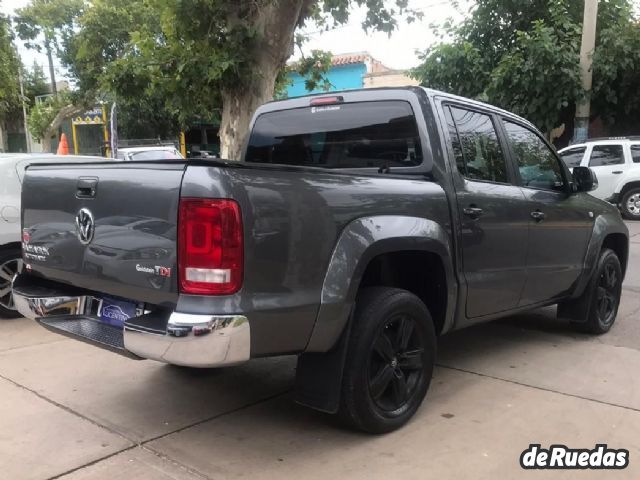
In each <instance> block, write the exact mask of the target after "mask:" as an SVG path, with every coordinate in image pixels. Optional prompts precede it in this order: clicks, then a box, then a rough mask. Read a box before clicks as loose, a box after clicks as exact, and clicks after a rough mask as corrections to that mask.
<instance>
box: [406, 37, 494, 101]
mask: <svg viewBox="0 0 640 480" xmlns="http://www.w3.org/2000/svg"><path fill="white" fill-rule="evenodd" d="M420 58H421V60H422V63H421V64H420V65H419V66H418V67H416V68H415V69H413V70H412V72H411V73H412V75H413V76H414V77H415V78H417V79H419V80H421V81H422V82H423V83H424V84H425V85H428V86H429V87H431V88H435V89H438V90H443V91H447V92H453V93H456V94H457V95H462V96H464V97H471V98H476V97H479V96H480V95H481V94H482V93H483V91H484V89H485V88H486V85H487V83H488V81H489V71H488V69H487V67H485V62H484V61H483V58H482V55H481V53H480V51H479V50H478V49H477V48H476V47H475V46H474V45H473V44H472V43H470V42H467V41H465V40H460V41H458V42H456V43H441V44H439V45H436V46H435V47H433V48H430V49H428V50H426V51H425V52H424V53H423V54H422V55H421V56H420Z"/></svg>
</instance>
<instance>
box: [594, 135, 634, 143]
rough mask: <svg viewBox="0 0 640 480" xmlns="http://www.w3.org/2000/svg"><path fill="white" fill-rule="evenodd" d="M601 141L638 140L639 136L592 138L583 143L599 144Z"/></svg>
mask: <svg viewBox="0 0 640 480" xmlns="http://www.w3.org/2000/svg"><path fill="white" fill-rule="evenodd" d="M602 140H640V135H630V136H629V135H624V136H620V137H593V138H588V139H587V140H586V141H585V143H589V142H599V141H602Z"/></svg>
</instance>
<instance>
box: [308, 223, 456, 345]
mask: <svg viewBox="0 0 640 480" xmlns="http://www.w3.org/2000/svg"><path fill="white" fill-rule="evenodd" d="M449 239H450V236H449V234H448V233H447V231H446V230H445V229H444V228H443V227H442V226H441V225H440V224H438V223H436V222H434V221H432V220H428V219H424V218H419V217H409V216H395V215H389V216H374V217H363V218H359V219H357V220H354V221H352V222H351V223H350V224H349V225H347V227H346V228H345V229H344V230H343V232H342V234H341V235H340V237H339V239H338V241H337V242H336V246H335V248H334V251H333V254H332V256H331V260H330V262H329V265H328V267H327V273H326V276H325V280H324V283H323V288H322V296H321V304H320V308H319V311H318V315H317V318H316V322H315V325H314V328H313V332H312V334H311V337H310V340H309V343H308V345H307V349H306V351H307V352H326V351H328V350H330V349H331V348H332V347H333V346H334V345H335V344H336V342H337V341H338V340H339V338H340V335H341V333H342V332H343V330H344V329H345V326H346V325H347V323H348V320H349V317H350V314H351V310H352V308H353V304H354V302H355V298H356V295H357V293H358V290H359V289H360V287H361V285H363V280H364V282H365V283H364V285H366V286H371V285H372V283H371V280H372V279H373V278H376V275H375V274H374V273H372V272H374V270H376V269H379V268H380V265H381V262H383V259H384V261H386V262H387V263H389V264H390V265H393V263H392V262H393V261H394V260H398V261H400V262H401V267H402V268H405V267H407V265H410V266H411V267H410V268H412V269H413V271H414V272H415V270H416V269H419V267H420V266H421V265H424V266H425V267H426V268H427V270H426V271H425V277H424V278H420V279H419V280H422V279H425V278H426V279H428V278H429V276H428V275H427V274H432V273H433V271H432V270H430V269H429V266H432V267H433V269H434V270H436V271H437V270H439V271H440V273H441V275H442V278H443V279H442V281H441V283H442V285H441V287H439V292H440V293H439V294H437V295H435V297H433V298H431V297H429V296H428V295H427V296H425V295H426V294H425V291H424V289H425V288H426V289H428V285H427V286H426V287H423V291H422V292H420V290H419V289H418V284H419V280H416V279H415V278H413V279H412V280H413V281H412V282H404V285H405V288H406V285H407V284H409V288H406V289H408V290H410V291H413V293H416V294H417V295H418V296H419V297H421V298H422V299H423V300H427V301H426V302H425V303H431V302H438V301H442V302H443V303H444V306H443V307H442V308H441V311H439V312H438V313H439V316H438V325H437V326H436V327H437V328H438V331H439V332H444V331H446V330H448V329H449V328H450V327H451V324H452V322H453V310H454V308H455V307H454V305H455V300H456V297H457V284H456V282H455V277H454V270H453V259H452V247H451V244H450V240H449ZM411 259H417V260H421V261H422V263H417V264H416V265H413V264H412V263H411ZM390 262H391V263H390ZM383 270H384V268H383ZM404 271H405V272H407V271H409V270H404ZM396 272H397V271H396ZM379 273H380V275H378V277H377V278H383V279H385V282H384V283H383V284H382V285H384V286H396V287H399V286H400V288H402V287H401V285H403V282H402V281H401V282H400V283H397V282H392V281H391V276H390V275H389V274H388V268H387V275H385V274H384V272H379ZM431 278H433V277H431ZM385 284H386V285H385ZM378 285H380V284H378ZM412 287H413V288H412ZM436 290H438V288H436ZM427 292H428V290H427ZM442 292H444V293H442ZM421 294H422V295H421ZM443 295H444V296H443ZM432 315H433V312H432Z"/></svg>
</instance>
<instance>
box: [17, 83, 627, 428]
mask: <svg viewBox="0 0 640 480" xmlns="http://www.w3.org/2000/svg"><path fill="white" fill-rule="evenodd" d="M595 185H597V183H596V179H595V177H594V175H593V174H592V172H591V171H590V170H589V169H588V168H586V167H576V168H575V169H574V172H573V174H570V173H569V171H568V170H567V169H566V167H564V166H563V163H562V162H561V161H560V160H559V159H558V157H557V155H556V152H555V151H554V150H553V148H551V147H550V146H549V144H548V143H547V142H546V141H545V139H544V137H543V136H542V135H541V134H540V133H539V132H538V131H537V130H536V129H535V128H534V127H533V126H532V125H531V124H530V123H529V122H527V121H526V120H523V119H522V118H519V117H517V116H516V115H513V114H511V113H509V112H506V111H503V110H500V109H498V108H495V107H492V106H490V105H485V104H482V103H479V102H476V101H472V100H469V99H465V98H460V97H456V96H452V95H448V94H445V93H441V92H437V91H432V90H427V89H422V88H417V87H415V88H391V89H371V90H360V91H348V92H341V93H339V94H335V95H328V94H324V95H316V96H309V97H302V98H295V99H289V100H284V101H277V102H272V103H269V104H266V105H264V106H262V107H261V108H259V109H258V111H257V112H256V114H255V116H254V119H253V121H252V125H251V133H250V136H249V139H248V141H247V146H246V148H245V151H244V160H243V161H241V162H227V161H218V160H189V161H178V162H172V161H162V162H131V163H126V164H117V165H116V164H108V163H104V164H86V165H78V164H76V165H59V164H57V165H48V166H43V165H34V166H32V167H30V168H29V169H28V171H27V174H26V177H25V180H24V187H23V199H22V223H23V234H22V235H23V238H22V246H23V256H24V268H23V270H22V272H21V273H20V274H19V275H17V276H16V277H15V279H14V282H13V289H14V297H15V305H16V307H17V308H18V310H19V311H20V312H21V313H22V314H23V315H25V316H26V317H30V318H32V319H36V320H37V321H38V322H39V323H40V324H42V325H43V326H45V327H47V328H49V329H50V330H53V331H55V332H58V333H61V334H65V335H68V336H71V337H73V338H76V339H79V340H83V341H86V342H89V343H92V344H95V345H97V346H99V347H102V348H107V349H110V350H113V351H114V352H118V353H120V354H123V355H127V356H130V357H132V358H136V359H140V358H146V359H154V360H159V361H162V362H167V363H170V364H176V365H183V366H190V367H223V366H228V365H234V364H238V363H240V362H244V361H247V360H249V359H250V358H256V357H265V356H276V355H290V354H291V355H298V367H297V378H296V389H295V398H296V400H297V401H298V402H300V403H302V404H305V405H308V406H310V407H313V408H316V409H319V410H322V411H325V412H330V413H336V412H341V413H342V414H343V416H344V418H345V419H347V420H348V421H349V422H350V423H351V424H352V425H353V426H355V427H357V428H359V429H362V430H365V431H368V432H378V433H379V432H387V431H391V430H393V429H396V428H398V427H400V426H401V425H402V424H404V423H405V422H406V421H407V420H408V419H409V418H410V417H411V416H412V415H413V414H414V413H415V412H416V410H417V409H418V407H419V406H420V404H421V403H422V400H423V398H424V396H425V394H426V392H427V388H428V386H429V383H430V380H431V376H432V371H433V367H434V363H435V358H436V338H437V337H438V336H439V335H442V334H444V333H446V332H449V331H451V330H453V329H458V328H462V327H465V326H468V325H471V324H475V323H478V322H484V321H487V320H491V319H495V318H498V317H502V316H505V315H511V314H513V313H515V312H520V311H523V310H528V309H532V308H536V307H540V306H545V305H553V304H559V310H558V312H559V316H560V317H562V318H565V319H568V320H570V321H571V322H572V323H574V324H575V325H576V327H578V328H580V329H582V330H585V331H588V332H592V333H596V334H600V333H604V332H607V331H608V330H609V329H610V328H611V326H612V324H613V322H614V320H615V318H616V314H617V309H618V304H619V299H620V292H621V284H622V280H623V277H624V274H625V268H626V264H627V254H628V231H627V228H626V226H625V225H624V223H623V222H622V220H621V218H620V213H619V212H618V210H617V209H616V208H615V207H614V206H612V205H609V204H607V203H605V202H602V201H600V200H597V199H595V198H593V197H592V196H590V195H588V194H586V193H585V192H587V191H590V190H592V189H593V188H594V186H595Z"/></svg>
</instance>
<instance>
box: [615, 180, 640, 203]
mask: <svg viewBox="0 0 640 480" xmlns="http://www.w3.org/2000/svg"><path fill="white" fill-rule="evenodd" d="M632 188H640V178H637V179H634V180H631V181H627V182H625V183H624V185H622V187H621V188H620V196H619V198H620V201H622V197H623V196H624V194H625V193H627V192H628V191H629V190H631V189H632Z"/></svg>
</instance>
